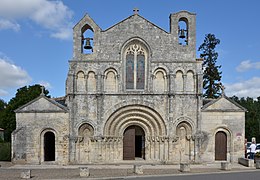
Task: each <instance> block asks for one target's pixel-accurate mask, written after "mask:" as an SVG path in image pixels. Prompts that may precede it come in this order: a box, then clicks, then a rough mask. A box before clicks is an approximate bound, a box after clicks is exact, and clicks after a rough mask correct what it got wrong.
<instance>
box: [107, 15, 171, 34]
mask: <svg viewBox="0 0 260 180" xmlns="http://www.w3.org/2000/svg"><path fill="white" fill-rule="evenodd" d="M133 17H137V18H141V19H143V20H145V21H146V22H148V23H149V24H151V25H152V26H155V27H157V28H158V29H160V30H161V31H163V32H165V33H169V32H167V31H165V30H164V29H162V28H161V27H159V26H157V25H156V24H154V23H152V22H151V21H149V20H147V19H145V18H144V17H143V16H140V15H139V14H133V15H131V16H129V17H127V18H125V19H123V20H122V21H119V22H118V23H116V24H114V25H113V26H110V27H109V28H107V29H106V30H103V31H108V30H110V29H112V28H113V27H115V26H117V25H119V24H121V23H123V22H125V21H127V20H130V19H132V18H133Z"/></svg>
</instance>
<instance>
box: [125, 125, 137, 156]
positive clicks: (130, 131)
mask: <svg viewBox="0 0 260 180" xmlns="http://www.w3.org/2000/svg"><path fill="white" fill-rule="evenodd" d="M123 159H124V160H134V159H135V127H134V126H130V127H128V128H127V129H126V130H125V132H124V138H123Z"/></svg>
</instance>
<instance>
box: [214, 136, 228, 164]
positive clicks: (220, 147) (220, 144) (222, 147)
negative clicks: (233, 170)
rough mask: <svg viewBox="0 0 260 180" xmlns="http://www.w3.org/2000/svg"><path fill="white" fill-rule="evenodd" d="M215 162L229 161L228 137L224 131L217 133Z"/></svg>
mask: <svg viewBox="0 0 260 180" xmlns="http://www.w3.org/2000/svg"><path fill="white" fill-rule="evenodd" d="M215 160H216V161H226V160H227V135H226V133H225V132H223V131H219V132H217V134H216V136H215Z"/></svg>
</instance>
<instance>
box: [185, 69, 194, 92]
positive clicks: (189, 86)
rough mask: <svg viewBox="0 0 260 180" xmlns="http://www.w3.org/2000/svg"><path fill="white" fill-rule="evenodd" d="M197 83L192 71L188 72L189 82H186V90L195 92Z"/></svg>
mask: <svg viewBox="0 0 260 180" xmlns="http://www.w3.org/2000/svg"><path fill="white" fill-rule="evenodd" d="M194 89H195V82H194V74H193V72H192V71H188V73H187V82H186V90H187V91H188V92H194Z"/></svg>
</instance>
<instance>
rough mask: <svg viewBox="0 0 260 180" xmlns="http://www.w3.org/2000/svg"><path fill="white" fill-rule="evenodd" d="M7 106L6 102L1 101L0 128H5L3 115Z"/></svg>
mask: <svg viewBox="0 0 260 180" xmlns="http://www.w3.org/2000/svg"><path fill="white" fill-rule="evenodd" d="M6 105H7V104H6V103H5V102H4V100H2V99H0V128H3V115H4V110H5V108H6ZM0 141H1V138H0Z"/></svg>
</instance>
